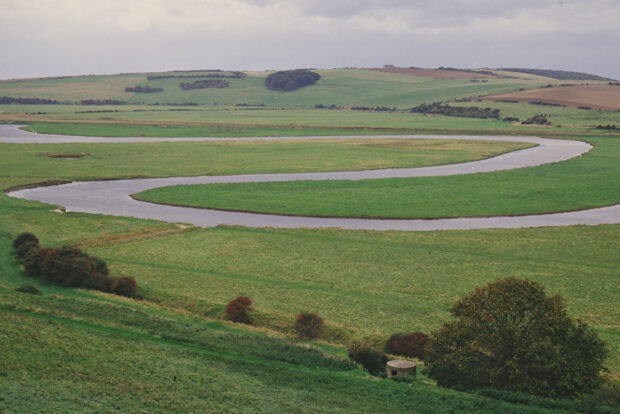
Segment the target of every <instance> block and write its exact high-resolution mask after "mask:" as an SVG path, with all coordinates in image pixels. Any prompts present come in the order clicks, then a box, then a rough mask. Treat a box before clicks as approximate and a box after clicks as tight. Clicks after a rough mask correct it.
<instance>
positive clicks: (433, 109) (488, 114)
mask: <svg viewBox="0 0 620 414" xmlns="http://www.w3.org/2000/svg"><path fill="white" fill-rule="evenodd" d="M410 112H413V113H419V114H438V115H446V116H458V117H465V118H482V119H487V118H491V119H499V109H491V108H478V107H477V106H468V107H465V106H450V105H448V104H446V105H442V104H440V103H438V102H434V103H432V104H424V103H423V104H420V105H418V106H415V107H413V108H411V110H410Z"/></svg>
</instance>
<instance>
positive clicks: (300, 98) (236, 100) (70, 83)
mask: <svg viewBox="0 0 620 414" xmlns="http://www.w3.org/2000/svg"><path fill="white" fill-rule="evenodd" d="M318 72H319V73H320V74H321V80H319V81H318V82H317V83H316V84H315V85H312V86H309V87H305V88H302V89H299V90H296V91H293V92H285V93H283V92H278V91H270V90H268V89H267V88H266V87H265V77H266V76H267V75H268V74H269V73H270V72H253V73H251V74H250V76H248V77H246V78H242V79H226V80H227V81H228V82H229V83H230V87H228V88H221V89H219V88H213V89H195V90H189V91H184V90H182V89H181V88H180V87H179V83H180V82H188V81H192V79H177V78H175V79H160V80H151V81H147V79H146V77H147V75H149V74H148V73H143V74H121V75H107V76H83V77H69V78H60V79H54V78H45V79H33V80H18V81H3V82H0V96H11V97H29V98H47V99H55V100H58V101H61V102H65V101H71V102H74V101H80V100H83V99H115V100H122V101H128V102H130V103H133V104H154V103H159V104H166V103H186V102H195V103H198V104H208V105H212V104H218V105H236V104H251V105H262V104H264V105H266V106H285V107H305V108H311V107H314V106H315V105H317V104H324V105H331V104H335V105H341V106H360V105H361V106H399V107H403V106H404V107H407V106H409V107H410V106H414V105H418V104H420V103H423V102H434V101H450V100H453V99H459V98H466V97H469V96H479V95H491V94H497V93H504V92H509V91H513V90H516V89H519V88H533V87H539V86H541V85H542V84H544V83H541V81H540V80H531V79H525V77H522V76H519V77H518V78H494V79H488V82H485V83H480V82H472V81H470V80H469V79H431V78H423V77H418V76H411V75H400V74H393V73H383V72H376V71H369V70H357V69H330V70H319V71H318ZM186 75H187V74H186ZM147 84H148V85H150V86H151V87H158V88H163V89H164V91H162V92H157V93H138V94H136V93H133V92H125V87H127V86H136V85H143V86H144V85H147ZM86 108H87V107H86Z"/></svg>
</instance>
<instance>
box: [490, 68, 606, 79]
mask: <svg viewBox="0 0 620 414" xmlns="http://www.w3.org/2000/svg"><path fill="white" fill-rule="evenodd" d="M497 70H503V71H506V72H519V73H529V74H530V75H538V76H546V77H548V78H553V79H557V80H598V81H613V80H615V79H611V78H604V77H602V76H598V75H592V74H590V73H583V72H571V71H567V70H551V69H524V68H499V69H497Z"/></svg>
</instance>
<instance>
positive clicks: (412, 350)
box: [384, 332, 430, 359]
mask: <svg viewBox="0 0 620 414" xmlns="http://www.w3.org/2000/svg"><path fill="white" fill-rule="evenodd" d="M429 342H430V339H429V337H428V335H426V334H425V333H422V332H414V333H410V334H399V333H397V334H394V335H392V336H390V338H389V339H388V340H387V342H386V343H385V348H384V351H385V352H387V353H388V354H393V355H402V356H406V357H410V358H418V359H422V358H423V357H424V348H425V347H426V346H427V345H428V344H429Z"/></svg>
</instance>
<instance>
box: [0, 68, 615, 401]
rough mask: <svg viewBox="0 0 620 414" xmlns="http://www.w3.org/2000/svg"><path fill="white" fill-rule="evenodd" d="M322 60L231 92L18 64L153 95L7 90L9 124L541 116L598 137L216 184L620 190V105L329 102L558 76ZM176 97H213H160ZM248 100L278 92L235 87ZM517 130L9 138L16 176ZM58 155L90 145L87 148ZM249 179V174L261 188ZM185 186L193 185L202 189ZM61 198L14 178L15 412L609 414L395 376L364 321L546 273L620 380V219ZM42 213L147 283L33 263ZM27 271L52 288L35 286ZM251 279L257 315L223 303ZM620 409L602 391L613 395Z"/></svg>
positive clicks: (374, 158) (390, 205)
mask: <svg viewBox="0 0 620 414" xmlns="http://www.w3.org/2000/svg"><path fill="white" fill-rule="evenodd" d="M321 74H322V76H323V79H322V80H321V81H319V83H317V85H315V86H312V87H307V88H303V89H301V90H299V91H296V92H293V93H290V94H283V93H280V92H271V91H267V90H266V89H264V87H263V86H262V85H263V84H262V82H263V77H264V76H265V75H266V73H251V74H249V76H248V77H247V78H244V79H231V80H230V82H231V87H230V88H227V89H221V90H219V89H218V90H209V89H207V90H196V91H189V92H185V91H182V90H181V89H180V88H178V82H179V81H180V80H179V79H168V80H161V81H151V82H148V84H149V85H151V86H153V87H158V86H161V87H164V88H165V92H164V93H163V95H161V96H157V94H135V95H134V94H127V93H125V92H123V89H124V87H126V86H135V85H144V84H146V81H145V78H146V75H147V74H132V75H120V76H107V77H104V76H87V77H76V78H66V79H44V80H26V81H20V82H13V81H11V82H8V81H7V82H4V81H3V82H0V96H15V97H18V96H22V97H41V98H43V97H45V98H50V99H58V100H72V101H73V100H78V99H86V98H97V99H123V100H128V101H131V102H132V104H131V105H122V106H82V105H2V106H0V111H5V112H4V113H0V121H2V120H4V121H11V122H15V123H27V124H29V125H31V126H30V127H29V129H31V130H34V131H39V132H48V133H57V134H69V135H71V134H77V135H80V134H84V135H98V136H155V137H167V136H204V135H213V136H252V135H256V136H287V135H300V136H309V135H325V134H327V135H331V134H333V135H357V134H372V133H375V134H376V133H397V134H398V133H414V132H433V133H443V134H455V135H458V134H463V135H472V134H507V135H516V134H521V135H527V134H540V135H543V136H554V137H570V138H573V139H582V140H587V141H588V142H590V143H592V144H593V145H594V149H593V150H592V151H591V152H590V153H588V154H586V155H584V156H582V157H580V158H577V159H574V160H570V161H566V162H563V163H559V164H556V165H548V166H541V167H535V168H526V169H521V170H516V171H505V172H501V173H490V174H476V175H470V176H462V177H444V178H440V177H437V178H425V179H419V180H417V179H416V180H413V179H398V180H397V179H394V180H381V181H365V182H357V183H355V182H347V183H346V184H347V185H346V186H345V185H344V183H342V182H334V183H312V184H314V185H316V186H317V187H316V188H311V186H310V183H296V188H297V189H299V188H302V189H304V192H300V191H297V190H294V189H292V188H288V189H287V188H286V186H287V184H285V183H282V184H278V185H275V186H274V185H271V184H264V185H259V186H250V187H242V185H239V184H236V185H231V186H209V187H208V188H209V198H210V201H209V202H211V200H216V201H217V202H218V203H229V204H222V205H223V206H224V208H226V206H228V207H229V208H241V207H239V206H240V205H242V203H247V205H248V206H249V207H251V208H258V207H257V205H258V204H259V202H260V203H263V206H264V207H261V208H266V209H272V208H276V207H277V205H278V204H280V205H282V206H286V207H285V210H286V212H298V213H300V214H306V213H307V212H308V211H312V212H314V214H323V213H325V214H328V215H330V214H336V215H338V214H341V215H364V214H368V215H379V216H382V215H384V214H383V213H380V212H387V213H389V214H393V215H394V216H400V215H403V214H404V215H405V216H416V217H418V216H420V217H431V216H455V215H487V214H511V213H512V214H522V213H525V212H532V211H537V212H540V211H548V210H565V209H571V208H585V207H591V206H593V205H607V204H614V203H617V202H618V199H619V198H620V196H619V195H620V187H619V185H618V183H619V182H620V171H619V170H618V168H619V167H618V166H619V165H620V163H619V161H620V159H619V158H620V147H619V146H618V143H619V142H620V141H618V139H619V137H620V135H618V133H617V132H614V131H596V130H591V131H589V132H588V130H589V129H591V128H592V126H594V125H598V124H608V123H610V124H618V125H620V121H619V119H620V112H618V111H616V112H609V111H584V110H578V109H570V108H557V107H540V106H536V105H527V104H505V103H502V104H499V103H498V104H496V103H492V102H465V103H454V102H452V103H451V105H466V106H469V105H481V106H483V107H486V106H490V107H497V108H500V109H501V112H502V116H518V117H520V118H523V117H526V116H530V115H529V114H538V113H547V114H549V115H550V119H551V120H552V123H553V124H554V125H555V124H561V125H562V126H561V127H554V126H552V127H542V126H536V127H523V126H517V125H512V124H511V123H509V122H502V121H496V120H479V119H470V118H454V117H445V116H423V115H417V114H411V113H408V112H406V111H396V112H361V111H352V110H347V109H342V110H323V109H316V110H315V109H311V108H312V107H313V106H314V105H315V104H317V103H322V104H332V103H335V104H337V105H343V106H350V105H369V106H376V105H385V106H389V107H392V106H396V107H399V108H401V109H406V108H408V107H411V106H413V105H414V104H417V103H421V102H426V103H430V102H431V101H436V100H444V101H449V100H453V99H455V98H460V97H466V96H469V95H473V96H476V95H482V94H487V93H498V92H502V91H506V90H512V89H517V88H521V87H525V88H527V87H534V86H540V85H541V84H546V83H549V82H550V81H549V79H547V78H539V77H531V76H522V77H520V78H518V79H505V78H504V79H502V78H500V79H495V80H490V81H489V82H487V83H474V82H470V81H469V80H467V79H464V80H447V81H446V80H443V81H440V80H434V79H426V78H417V77H413V76H405V75H393V74H387V73H379V72H371V71H354V70H334V71H322V72H321ZM175 88H177V89H178V90H176V89H175ZM155 100H158V101H159V102H161V103H168V102H181V101H196V102H198V103H200V104H207V105H200V106H197V107H175V106H165V105H159V106H153V105H140V102H141V101H149V102H155ZM215 102H217V104H218V105H213V103H215ZM239 103H249V104H265V105H266V106H265V107H258V108H254V109H251V108H248V107H235V106H234V105H235V104H239ZM278 108H284V109H278ZM176 109H183V110H180V111H179V110H176ZM85 111H91V112H85ZM92 111H106V112H92ZM110 111H112V112H110ZM117 111H118V112H117ZM455 138H457V137H455ZM516 148H519V144H515V143H489V142H485V143H484V144H483V145H480V144H479V143H477V142H467V143H463V142H459V141H458V140H455V141H439V142H434V141H426V140H424V141H403V140H381V141H379V140H374V139H372V140H355V139H351V140H346V141H336V140H308V141H301V142H299V141H274V142H251V143H250V142H237V143H230V142H229V143H220V142H217V143H216V142H212V143H206V142H202V143H188V142H186V143H163V142H162V143H149V144H112V143H103V144H61V145H50V144H40V145H16V144H0V187H1V188H2V189H7V188H11V187H15V186H21V185H28V184H34V183H41V182H49V181H72V180H85V179H112V178H121V177H122V178H124V177H142V176H144V177H163V176H176V175H183V176H187V175H205V174H208V175H223V174H251V173H272V172H303V171H341V170H354V169H366V168H386V167H405V166H421V165H433V164H441V163H452V162H459V161H463V160H471V159H479V158H484V157H488V156H491V155H493V154H497V153H501V152H505V151H509V150H514V149H516ZM44 153H48V154H50V153H51V154H63V153H64V154H72V153H73V154H75V153H87V154H89V155H88V156H85V157H83V158H80V159H76V160H69V159H62V158H50V157H47V156H41V154H44ZM280 186H282V187H280ZM330 186H333V187H330ZM243 189H245V190H246V191H249V192H248V193H246V194H245V197H240V196H239V194H240V193H239V192H238V191H239V190H243ZM161 191H164V192H168V191H169V189H164V190H161ZM184 191H185V189H184ZM200 191H202V190H200ZM250 193H251V195H252V197H249V195H250ZM497 194H500V195H501V197H496V195H497ZM216 196H217V198H215V197H216ZM269 197H272V200H269ZM356 197H357V198H358V201H359V202H358V203H354V201H355V198H356ZM467 197H469V198H467ZM172 198H173V199H174V200H172V201H176V202H178V201H179V200H181V199H185V200H182V201H187V199H188V196H187V194H185V193H184V194H176V195H175V194H173V195H172ZM319 198H322V200H323V202H321V203H319V202H317V200H318V199H319ZM325 201H327V202H325ZM336 201H337V202H336ZM201 202H202V201H201ZM341 203H343V204H341ZM337 204H341V205H342V207H339V206H338V205H337ZM56 208H57V206H51V205H46V204H42V203H37V202H30V201H25V200H19V199H15V198H11V197H8V196H7V195H5V194H0V318H1V321H0V326H2V329H1V330H0V338H1V340H0V353H1V354H2V355H3V358H0V411H2V412H7V413H11V412H63V411H64V412H66V411H90V412H369V413H371V412H421V413H425V412H439V413H441V412H446V413H449V412H482V413H484V412H488V413H496V412H506V413H511V412H514V413H523V412H593V410H594V408H593V406H591V405H588V403H583V402H581V401H576V402H571V401H551V400H543V399H536V398H533V397H526V396H522V395H516V396H515V395H511V394H510V393H506V394H502V395H501V396H499V397H498V398H488V397H484V396H482V395H480V394H476V393H465V392H459V391H456V390H450V389H444V388H440V387H437V386H436V385H435V384H434V383H433V381H431V380H429V379H428V378H426V377H425V376H424V375H423V374H421V375H419V376H418V378H417V380H416V381H415V382H413V383H399V382H394V381H390V380H382V379H378V378H375V377H371V376H370V375H368V374H366V373H364V372H363V371H362V370H361V369H359V367H357V366H354V365H353V364H351V363H350V362H348V361H347V359H346V352H345V346H346V344H348V343H349V341H350V340H352V339H361V340H365V341H367V342H369V343H371V344H373V345H375V346H377V347H380V346H381V344H382V342H383V341H385V339H386V338H387V337H388V336H389V335H391V334H392V333H395V332H409V331H414V330H421V331H424V332H427V333H428V332H430V331H432V330H435V329H437V328H439V327H440V326H441V325H442V323H443V322H446V321H449V320H450V316H449V313H448V308H449V306H450V305H451V304H452V303H453V302H454V301H455V300H456V299H457V298H459V297H461V296H462V295H464V294H466V293H467V292H469V291H471V290H472V289H473V288H474V287H477V286H482V285H484V284H486V283H487V282H489V281H491V280H494V279H497V278H504V277H510V276H514V277H520V278H530V279H532V280H535V281H537V282H540V283H541V284H542V285H543V286H545V288H546V290H547V293H548V294H550V295H552V294H561V295H562V296H564V297H565V299H566V303H567V307H568V310H569V312H570V315H571V316H572V317H574V318H580V319H583V320H584V321H586V322H587V323H588V324H590V325H591V326H592V327H593V328H594V329H595V331H596V332H597V333H598V334H599V335H600V336H601V338H602V339H603V340H604V341H605V342H606V343H607V344H608V347H609V350H610V357H609V359H608V360H607V362H606V365H607V367H608V368H609V370H610V372H609V374H608V376H609V378H611V379H613V380H614V381H616V382H617V380H618V378H619V377H620V306H619V305H618V304H619V303H620V290H619V289H618V275H619V271H620V267H619V263H620V250H619V249H618V240H620V225H602V226H593V227H588V226H572V227H558V228H536V229H513V230H509V229H506V230H475V231H439V232H372V231H345V230H337V229H317V230H309V229H298V230H276V229H254V228H242V227H217V228H210V229H200V228H196V227H192V226H182V225H175V224H169V223H163V222H157V221H150V220H139V219H134V218H127V217H114V216H104V215H91V214H83V213H62V212H59V211H54V210H56ZM362 208H363V209H362ZM22 231H29V232H33V233H35V234H36V235H37V236H39V238H40V240H41V244H42V245H44V246H61V245H65V244H71V245H75V246H79V247H80V248H82V249H84V250H85V251H86V252H88V253H89V254H92V255H96V256H100V257H102V258H104V259H105V260H106V262H107V263H108V265H109V267H110V273H111V275H112V276H123V275H124V276H133V277H135V278H136V280H137V281H138V283H139V286H140V293H141V295H142V296H143V298H144V299H143V300H140V301H138V300H130V299H124V298H120V297H118V296H113V295H108V294H103V293H98V292H93V291H85V290H80V289H68V288H62V287H57V286H53V285H49V284H46V283H43V282H41V281H39V280H36V279H32V278H30V277H28V276H26V275H25V274H24V272H23V270H22V269H21V268H20V266H19V264H18V263H17V262H16V260H15V259H14V251H13V249H12V247H11V240H12V239H13V238H14V237H15V236H16V235H17V234H18V233H20V232H22ZM26 283H28V284H33V285H34V286H36V287H37V288H38V289H40V290H41V291H42V292H43V296H32V295H26V294H23V293H19V292H15V291H14V289H15V288H16V287H18V286H20V285H23V284H26ZM242 294H245V295H249V296H250V297H251V298H252V299H253V301H254V306H255V308H256V311H255V312H254V315H253V316H254V318H255V326H254V327H245V326H240V325H238V324H232V323H228V322H224V321H222V320H221V316H222V313H223V309H224V307H225V305H226V303H227V302H228V301H229V300H231V299H233V298H235V297H237V296H239V295H242ZM301 311H314V312H317V313H318V314H319V315H321V316H322V317H324V318H325V320H326V324H327V325H326V331H325V337H324V338H323V339H321V340H314V341H308V342H303V343H300V342H299V340H298V339H297V338H296V336H295V335H293V330H292V324H293V321H294V317H295V315H296V314H297V313H299V312H301ZM300 345H301V346H300ZM502 398H503V399H507V400H511V401H518V402H519V403H518V404H513V403H508V402H504V401H501V399H502ZM613 410H614V409H613V408H609V407H608V408H601V407H599V412H613Z"/></svg>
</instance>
